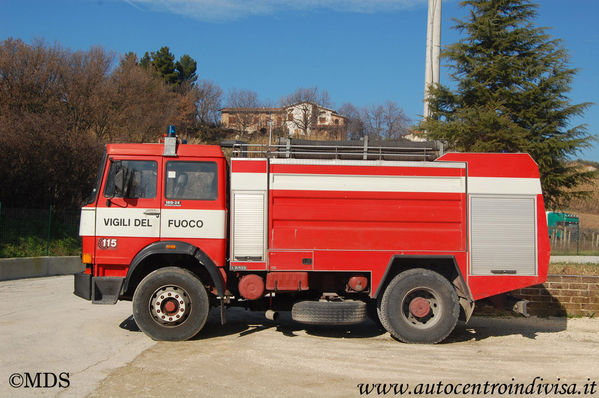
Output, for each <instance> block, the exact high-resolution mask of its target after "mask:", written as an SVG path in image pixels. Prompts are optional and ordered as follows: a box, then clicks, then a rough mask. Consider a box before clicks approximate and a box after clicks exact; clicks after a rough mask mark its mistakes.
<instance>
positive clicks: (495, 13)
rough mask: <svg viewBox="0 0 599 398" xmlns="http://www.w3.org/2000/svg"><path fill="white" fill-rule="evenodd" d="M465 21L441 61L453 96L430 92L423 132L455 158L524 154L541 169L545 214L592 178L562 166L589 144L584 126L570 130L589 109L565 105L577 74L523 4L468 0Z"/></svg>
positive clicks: (532, 10)
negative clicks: (475, 154) (429, 111)
mask: <svg viewBox="0 0 599 398" xmlns="http://www.w3.org/2000/svg"><path fill="white" fill-rule="evenodd" d="M461 5H462V6H467V7H469V11H470V13H469V16H468V17H467V18H466V19H465V20H461V21H457V25H456V29H457V30H459V31H460V32H462V33H465V34H466V36H465V38H463V39H461V40H460V41H459V42H457V43H454V44H452V45H450V46H448V47H447V48H446V49H445V50H444V51H443V53H442V56H443V57H444V58H445V59H448V60H449V62H450V67H451V68H452V70H453V72H452V74H451V78H452V80H454V81H456V82H457V87H456V88H455V90H451V89H450V88H448V87H445V86H440V85H438V86H436V87H432V88H431V89H430V90H429V96H428V98H427V100H428V101H429V104H430V107H431V109H432V111H433V113H432V115H431V116H430V117H428V118H426V119H425V120H424V121H423V122H422V123H421V125H420V126H419V127H420V128H421V129H424V130H425V131H426V132H427V136H428V137H429V138H432V139H438V140H444V141H446V142H447V143H449V145H450V146H451V147H452V148H453V149H454V150H459V151H476V152H504V151H505V152H528V153H529V154H530V155H531V156H532V157H533V158H534V159H535V161H536V162H537V163H538V164H539V170H540V172H541V181H542V186H543V192H544V196H545V200H546V202H547V203H548V204H549V206H556V205H559V203H560V202H561V201H562V200H564V199H567V198H568V197H570V196H571V195H573V194H575V193H573V192H572V189H574V188H575V187H576V186H577V185H578V184H579V183H581V182H584V181H586V180H588V179H589V178H590V177H591V176H592V173H589V172H584V171H581V170H579V169H577V168H575V167H572V166H569V165H568V159H569V157H570V156H572V155H574V154H576V153H577V152H578V151H579V150H580V149H582V148H585V147H588V146H589V145H590V144H591V142H592V140H594V137H593V136H592V135H590V134H589V133H588V132H587V130H586V127H585V126H584V125H579V126H574V127H569V124H570V121H571V120H572V118H573V117H575V116H580V115H582V114H583V112H584V110H585V109H586V108H587V107H588V106H589V105H590V104H588V103H583V104H570V100H569V98H568V97H567V93H568V91H569V90H570V84H571V82H572V79H573V78H574V76H575V74H576V70H575V69H572V68H570V67H569V66H568V54H567V51H566V50H565V49H564V48H563V47H562V46H561V43H560V41H559V40H555V39H552V38H551V37H550V36H549V35H548V34H547V33H545V29H544V28H540V27H535V26H534V25H533V22H532V21H533V20H534V18H535V17H536V9H537V6H536V5H534V4H531V3H530V2H529V1H528V0H467V1H462V3H461Z"/></svg>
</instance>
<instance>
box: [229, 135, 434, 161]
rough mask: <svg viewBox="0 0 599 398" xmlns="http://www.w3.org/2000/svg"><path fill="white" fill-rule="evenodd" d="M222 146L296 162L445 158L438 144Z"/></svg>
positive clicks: (364, 142)
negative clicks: (313, 160)
mask: <svg viewBox="0 0 599 398" xmlns="http://www.w3.org/2000/svg"><path fill="white" fill-rule="evenodd" d="M221 147H223V148H231V149H232V154H231V156H232V157H245V158H248V157H249V158H256V157H260V158H262V157H267V158H294V159H347V160H402V161H406V160H407V161H433V160H435V159H437V158H438V157H440V156H442V155H443V144H442V143H441V142H438V141H423V142H414V141H409V140H406V139H399V140H394V141H371V142H369V140H368V137H364V140H352V141H313V140H301V139H295V138H280V139H279V143H278V144H274V145H268V144H248V143H246V142H243V141H237V140H235V141H222V142H221Z"/></svg>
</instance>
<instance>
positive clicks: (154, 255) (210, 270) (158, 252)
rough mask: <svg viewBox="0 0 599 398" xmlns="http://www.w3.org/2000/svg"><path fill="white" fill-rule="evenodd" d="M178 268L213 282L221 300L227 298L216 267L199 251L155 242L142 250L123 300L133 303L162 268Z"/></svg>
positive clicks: (177, 243)
mask: <svg viewBox="0 0 599 398" xmlns="http://www.w3.org/2000/svg"><path fill="white" fill-rule="evenodd" d="M168 266H179V267H181V268H184V269H187V270H189V271H191V272H192V273H194V274H195V275H197V276H198V277H199V278H200V279H201V280H203V281H205V282H211V284H212V285H213V286H214V287H215V288H216V291H217V293H218V295H219V296H220V297H224V294H225V284H224V281H223V277H222V275H221V273H220V272H219V270H218V268H217V266H216V264H215V263H214V261H212V259H211V258H210V257H209V256H208V255H207V254H206V253H204V252H203V251H202V250H201V249H200V248H198V247H196V246H194V245H191V244H189V243H187V242H181V241H160V242H154V243H152V244H150V245H148V246H146V247H145V248H143V249H142V250H141V251H140V252H139V253H137V255H136V256H135V257H134V258H133V261H132V262H131V265H130V266H129V270H128V272H127V276H126V277H125V281H124V283H123V288H122V290H121V296H122V297H123V298H127V299H131V298H132V297H133V293H134V291H135V288H136V287H137V285H138V284H139V283H140V282H141V280H142V279H143V278H144V277H145V276H147V275H148V274H150V273H151V272H152V271H155V270H157V269H160V268H164V267H168Z"/></svg>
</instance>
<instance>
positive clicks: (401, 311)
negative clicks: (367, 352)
mask: <svg viewBox="0 0 599 398" xmlns="http://www.w3.org/2000/svg"><path fill="white" fill-rule="evenodd" d="M378 308H379V315H380V320H381V323H382V324H383V326H384V327H385V329H387V331H388V332H389V333H391V335H392V336H394V337H395V338H397V339H399V340H401V341H403V342H406V343H438V342H440V341H442V340H444V339H445V338H446V337H447V336H448V335H449V334H450V333H451V332H452V331H453V329H454V328H455V325H456V323H457V321H458V316H459V313H460V307H459V300H458V296H457V294H456V292H455V289H454V288H453V286H452V285H451V283H450V282H449V281H448V280H447V279H446V278H444V277H443V276H441V275H440V274H438V273H436V272H433V271H430V270H426V269H420V268H417V269H412V270H408V271H405V272H402V273H401V274H399V275H397V276H396V277H395V278H393V280H392V281H391V283H389V285H388V286H387V288H386V289H385V292H384V294H383V296H382V297H381V300H380V302H379V306H378Z"/></svg>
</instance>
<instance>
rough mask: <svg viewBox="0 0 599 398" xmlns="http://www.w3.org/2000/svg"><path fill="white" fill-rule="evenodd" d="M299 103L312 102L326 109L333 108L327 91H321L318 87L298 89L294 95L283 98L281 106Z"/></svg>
mask: <svg viewBox="0 0 599 398" xmlns="http://www.w3.org/2000/svg"><path fill="white" fill-rule="evenodd" d="M299 102H312V103H314V104H316V105H319V106H322V107H324V108H330V107H331V106H332V103H331V98H330V97H329V93H328V91H327V90H320V89H319V88H318V86H314V87H308V88H304V87H302V88H298V89H296V90H295V91H294V92H293V93H291V94H289V95H287V96H285V97H283V98H281V106H288V105H293V104H297V103H299Z"/></svg>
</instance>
